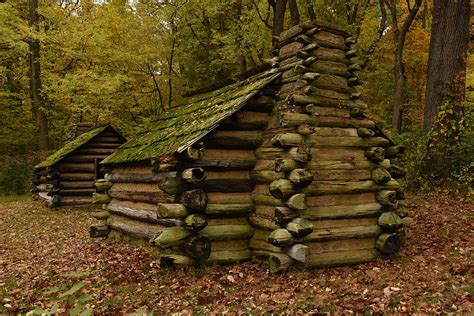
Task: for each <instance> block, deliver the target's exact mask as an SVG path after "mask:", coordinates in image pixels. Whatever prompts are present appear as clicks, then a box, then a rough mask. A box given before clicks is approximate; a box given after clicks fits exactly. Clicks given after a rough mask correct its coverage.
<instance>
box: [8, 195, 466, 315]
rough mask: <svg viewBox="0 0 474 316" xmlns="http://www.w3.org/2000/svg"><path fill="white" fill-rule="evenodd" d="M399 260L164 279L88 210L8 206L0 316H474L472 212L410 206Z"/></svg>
mask: <svg viewBox="0 0 474 316" xmlns="http://www.w3.org/2000/svg"><path fill="white" fill-rule="evenodd" d="M408 201H409V210H410V215H411V217H413V219H414V223H413V225H412V226H411V227H410V228H409V229H408V233H407V236H408V238H407V243H406V245H405V246H404V248H403V249H402V251H401V253H400V254H399V255H398V256H397V257H396V258H394V259H393V260H383V261H379V262H373V263H368V264H362V265H358V266H355V267H340V268H324V269H313V270H310V271H289V272H287V273H284V274H279V275H271V274H269V273H268V271H267V269H266V268H265V267H262V266H260V265H258V264H256V263H245V264H242V265H231V266H224V267H217V266H213V267H205V268H200V269H197V268H188V269H184V270H182V269H181V270H169V269H160V267H159V265H158V261H157V258H156V257H155V256H154V254H153V251H152V249H142V248H138V247H136V246H133V245H131V244H124V243H119V242H117V241H103V240H92V239H90V238H89V237H88V229H89V226H90V224H91V223H92V222H93V219H92V218H91V216H90V215H89V214H88V212H90V209H89V210H88V209H63V210H61V211H51V210H48V209H45V208H43V207H41V205H40V204H39V203H37V202H32V201H29V200H20V201H7V202H0V299H1V305H0V313H4V314H9V313H12V314H13V313H18V312H28V311H30V312H33V313H44V312H46V311H49V312H52V313H63V312H66V311H67V312H68V313H72V314H78V313H82V314H81V315H88V314H91V313H94V314H104V313H111V314H112V313H113V314H117V313H126V312H128V313H136V314H139V315H140V314H143V313H148V314H150V313H151V312H152V311H153V312H154V313H155V314H158V313H169V312H183V313H192V312H201V313H210V312H224V313H232V314H233V313H238V312H239V313H262V312H275V313H276V312H286V313H294V312H301V313H327V312H337V313H341V312H345V313H346V314H350V313H353V312H358V313H361V312H372V313H381V312H410V313H412V312H423V313H440V312H442V313H447V312H455V313H461V312H464V313H466V314H471V315H472V313H473V304H472V303H473V297H472V295H473V292H474V283H473V271H474V268H473V267H474V266H473V253H472V250H473V249H472V247H473V245H474V242H473V241H474V238H473V237H474V235H473V232H474V221H473V214H474V213H473V205H472V204H468V203H466V202H463V198H462V197H450V196H447V195H443V194H438V195H436V196H435V197H424V196H408Z"/></svg>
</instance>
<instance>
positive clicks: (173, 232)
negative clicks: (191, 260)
mask: <svg viewBox="0 0 474 316" xmlns="http://www.w3.org/2000/svg"><path fill="white" fill-rule="evenodd" d="M190 235H191V232H190V231H188V230H186V229H184V228H182V227H168V228H164V229H163V230H162V231H160V232H159V233H158V234H157V235H156V236H154V238H153V240H152V241H151V244H152V245H154V246H158V247H160V248H169V247H173V246H179V245H182V244H184V243H185V241H186V238H188V237H189V236H190Z"/></svg>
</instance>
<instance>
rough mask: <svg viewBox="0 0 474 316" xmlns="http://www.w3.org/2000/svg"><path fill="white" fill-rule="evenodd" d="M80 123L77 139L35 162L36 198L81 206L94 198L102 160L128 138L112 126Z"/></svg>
mask: <svg viewBox="0 0 474 316" xmlns="http://www.w3.org/2000/svg"><path fill="white" fill-rule="evenodd" d="M91 127H92V126H86V125H85V124H80V125H78V126H76V129H75V135H76V136H77V137H76V138H75V139H74V140H72V141H70V142H69V143H67V144H66V145H64V146H63V147H62V148H61V149H59V150H58V151H56V152H54V153H53V154H52V155H50V156H49V157H48V158H46V160H44V161H43V162H41V163H40V164H38V165H36V166H35V171H34V174H33V190H32V193H33V198H34V199H40V200H43V201H44V202H45V204H46V206H48V207H51V208H55V207H60V206H80V205H84V204H90V203H91V202H92V193H94V192H95V187H94V181H95V180H96V179H97V178H101V177H102V175H100V170H99V167H100V166H99V162H100V161H101V160H103V159H104V158H106V157H107V156H109V155H110V154H112V153H114V152H115V151H116V150H117V147H119V146H120V145H121V144H123V143H124V142H125V141H126V139H125V138H124V137H123V136H122V135H121V134H120V133H119V132H118V131H117V130H116V129H115V128H113V127H112V126H110V125H107V126H102V127H97V128H92V129H91Z"/></svg>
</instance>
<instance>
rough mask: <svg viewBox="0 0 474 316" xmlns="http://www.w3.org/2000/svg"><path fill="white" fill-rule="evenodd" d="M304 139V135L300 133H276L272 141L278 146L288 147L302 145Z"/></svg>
mask: <svg viewBox="0 0 474 316" xmlns="http://www.w3.org/2000/svg"><path fill="white" fill-rule="evenodd" d="M303 141H304V139H303V136H301V135H300V134H296V133H283V134H277V135H275V136H274V137H273V138H272V140H271V143H272V145H273V146H276V147H282V148H287V147H293V146H298V145H301V144H302V143H303Z"/></svg>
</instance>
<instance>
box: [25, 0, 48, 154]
mask: <svg viewBox="0 0 474 316" xmlns="http://www.w3.org/2000/svg"><path fill="white" fill-rule="evenodd" d="M28 12H29V16H28V22H29V25H30V27H32V28H33V29H34V30H35V33H37V32H38V31H39V19H38V0H29V2H28ZM28 45H29V47H30V56H29V64H30V99H31V109H32V112H33V117H34V118H35V120H36V125H37V128H38V149H40V150H47V149H48V147H49V141H48V118H47V116H46V113H45V103H44V99H43V97H42V96H41V62H40V41H39V40H38V39H37V38H30V39H29V40H28Z"/></svg>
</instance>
